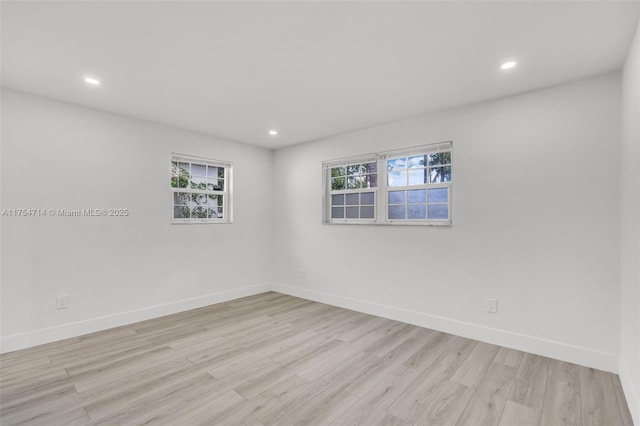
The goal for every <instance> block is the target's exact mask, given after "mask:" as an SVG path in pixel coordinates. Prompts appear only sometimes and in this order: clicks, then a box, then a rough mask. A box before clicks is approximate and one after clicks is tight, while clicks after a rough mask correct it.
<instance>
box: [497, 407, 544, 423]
mask: <svg viewBox="0 0 640 426" xmlns="http://www.w3.org/2000/svg"><path fill="white" fill-rule="evenodd" d="M540 413H541V411H540V410H537V409H535V408H531V407H528V406H526V405H522V404H518V403H517V402H513V401H507V405H505V407H504V410H503V411H502V416H501V417H500V423H498V426H516V425H517V426H538V424H540Z"/></svg>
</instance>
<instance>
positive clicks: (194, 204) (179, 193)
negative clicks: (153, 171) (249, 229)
mask: <svg viewBox="0 0 640 426" xmlns="http://www.w3.org/2000/svg"><path fill="white" fill-rule="evenodd" d="M171 192H172V200H173V201H172V222H173V223H230V222H231V165H230V164H229V163H226V162H221V161H217V160H210V159H205V158H198V157H188V156H184V155H181V154H174V155H173V156H172V158H171Z"/></svg>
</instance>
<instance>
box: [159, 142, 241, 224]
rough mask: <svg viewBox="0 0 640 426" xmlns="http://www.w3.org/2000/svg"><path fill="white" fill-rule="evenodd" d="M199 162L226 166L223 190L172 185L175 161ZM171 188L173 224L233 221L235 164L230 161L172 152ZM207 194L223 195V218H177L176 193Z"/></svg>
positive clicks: (200, 163)
mask: <svg viewBox="0 0 640 426" xmlns="http://www.w3.org/2000/svg"><path fill="white" fill-rule="evenodd" d="M174 161H175V162H179V163H190V164H198V165H203V166H211V167H219V168H224V178H223V179H224V185H223V189H222V190H209V189H205V190H202V189H195V188H174V187H173V186H171V173H172V171H171V168H172V167H173V166H172V163H173V162H174ZM169 167H170V176H169V177H170V179H169V188H170V189H171V216H170V218H171V223H172V224H205V223H233V166H232V164H231V163H230V162H228V161H220V160H214V159H210V158H204V157H197V156H193V155H185V154H180V153H175V152H174V153H172V154H171V159H170V162H169ZM185 192H186V193H191V194H206V195H219V196H222V215H223V216H222V217H221V218H175V217H174V207H175V204H174V199H175V194H176V193H185Z"/></svg>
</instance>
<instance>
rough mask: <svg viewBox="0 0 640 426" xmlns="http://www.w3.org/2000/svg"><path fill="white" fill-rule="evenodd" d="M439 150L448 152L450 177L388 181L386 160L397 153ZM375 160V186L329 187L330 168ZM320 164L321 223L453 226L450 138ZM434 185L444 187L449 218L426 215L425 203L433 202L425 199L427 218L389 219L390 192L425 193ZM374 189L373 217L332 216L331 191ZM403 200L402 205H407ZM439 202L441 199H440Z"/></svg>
mask: <svg viewBox="0 0 640 426" xmlns="http://www.w3.org/2000/svg"><path fill="white" fill-rule="evenodd" d="M438 152H451V164H450V166H451V181H449V182H435V183H424V184H419V185H406V186H389V184H388V182H389V181H388V170H387V160H390V159H393V158H399V157H411V156H419V155H428V154H433V153H438ZM373 161H376V162H377V186H376V187H375V188H362V189H352V190H340V191H332V189H331V168H335V167H340V166H343V165H348V164H361V163H368V162H373ZM322 167H323V188H322V194H323V206H324V208H323V217H322V219H323V223H325V224H359V225H361V224H369V225H420V226H445V227H446V226H452V224H453V212H452V199H453V173H454V171H453V169H454V166H453V142H452V141H446V142H439V143H435V144H427V145H420V146H415V147H409V148H403V149H398V150H393V151H384V152H379V153H372V154H366V155H361V156H357V157H348V158H341V159H336V160H330V161H325V162H323V163H322ZM435 188H447V189H448V198H447V202H446V203H441V204H446V205H447V209H448V212H449V217H448V219H429V218H428V208H429V207H428V206H429V205H430V204H433V203H429V202H428V200H427V202H426V203H425V208H426V209H427V218H425V219H390V218H389V216H388V212H389V202H388V200H389V198H388V197H389V192H392V191H394V190H397V191H410V190H413V189H425V192H426V195H427V196H428V191H427V190H428V189H435ZM372 191H373V192H374V202H375V213H374V216H375V217H374V219H346V218H345V219H334V218H332V217H331V195H335V194H340V193H354V192H372ZM406 201H407V200H405V205H407V202H406ZM439 204H440V203H439Z"/></svg>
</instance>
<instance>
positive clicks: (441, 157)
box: [429, 151, 451, 166]
mask: <svg viewBox="0 0 640 426" xmlns="http://www.w3.org/2000/svg"><path fill="white" fill-rule="evenodd" d="M440 164H451V151H447V152H437V153H433V154H429V165H430V166H437V165H440Z"/></svg>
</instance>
